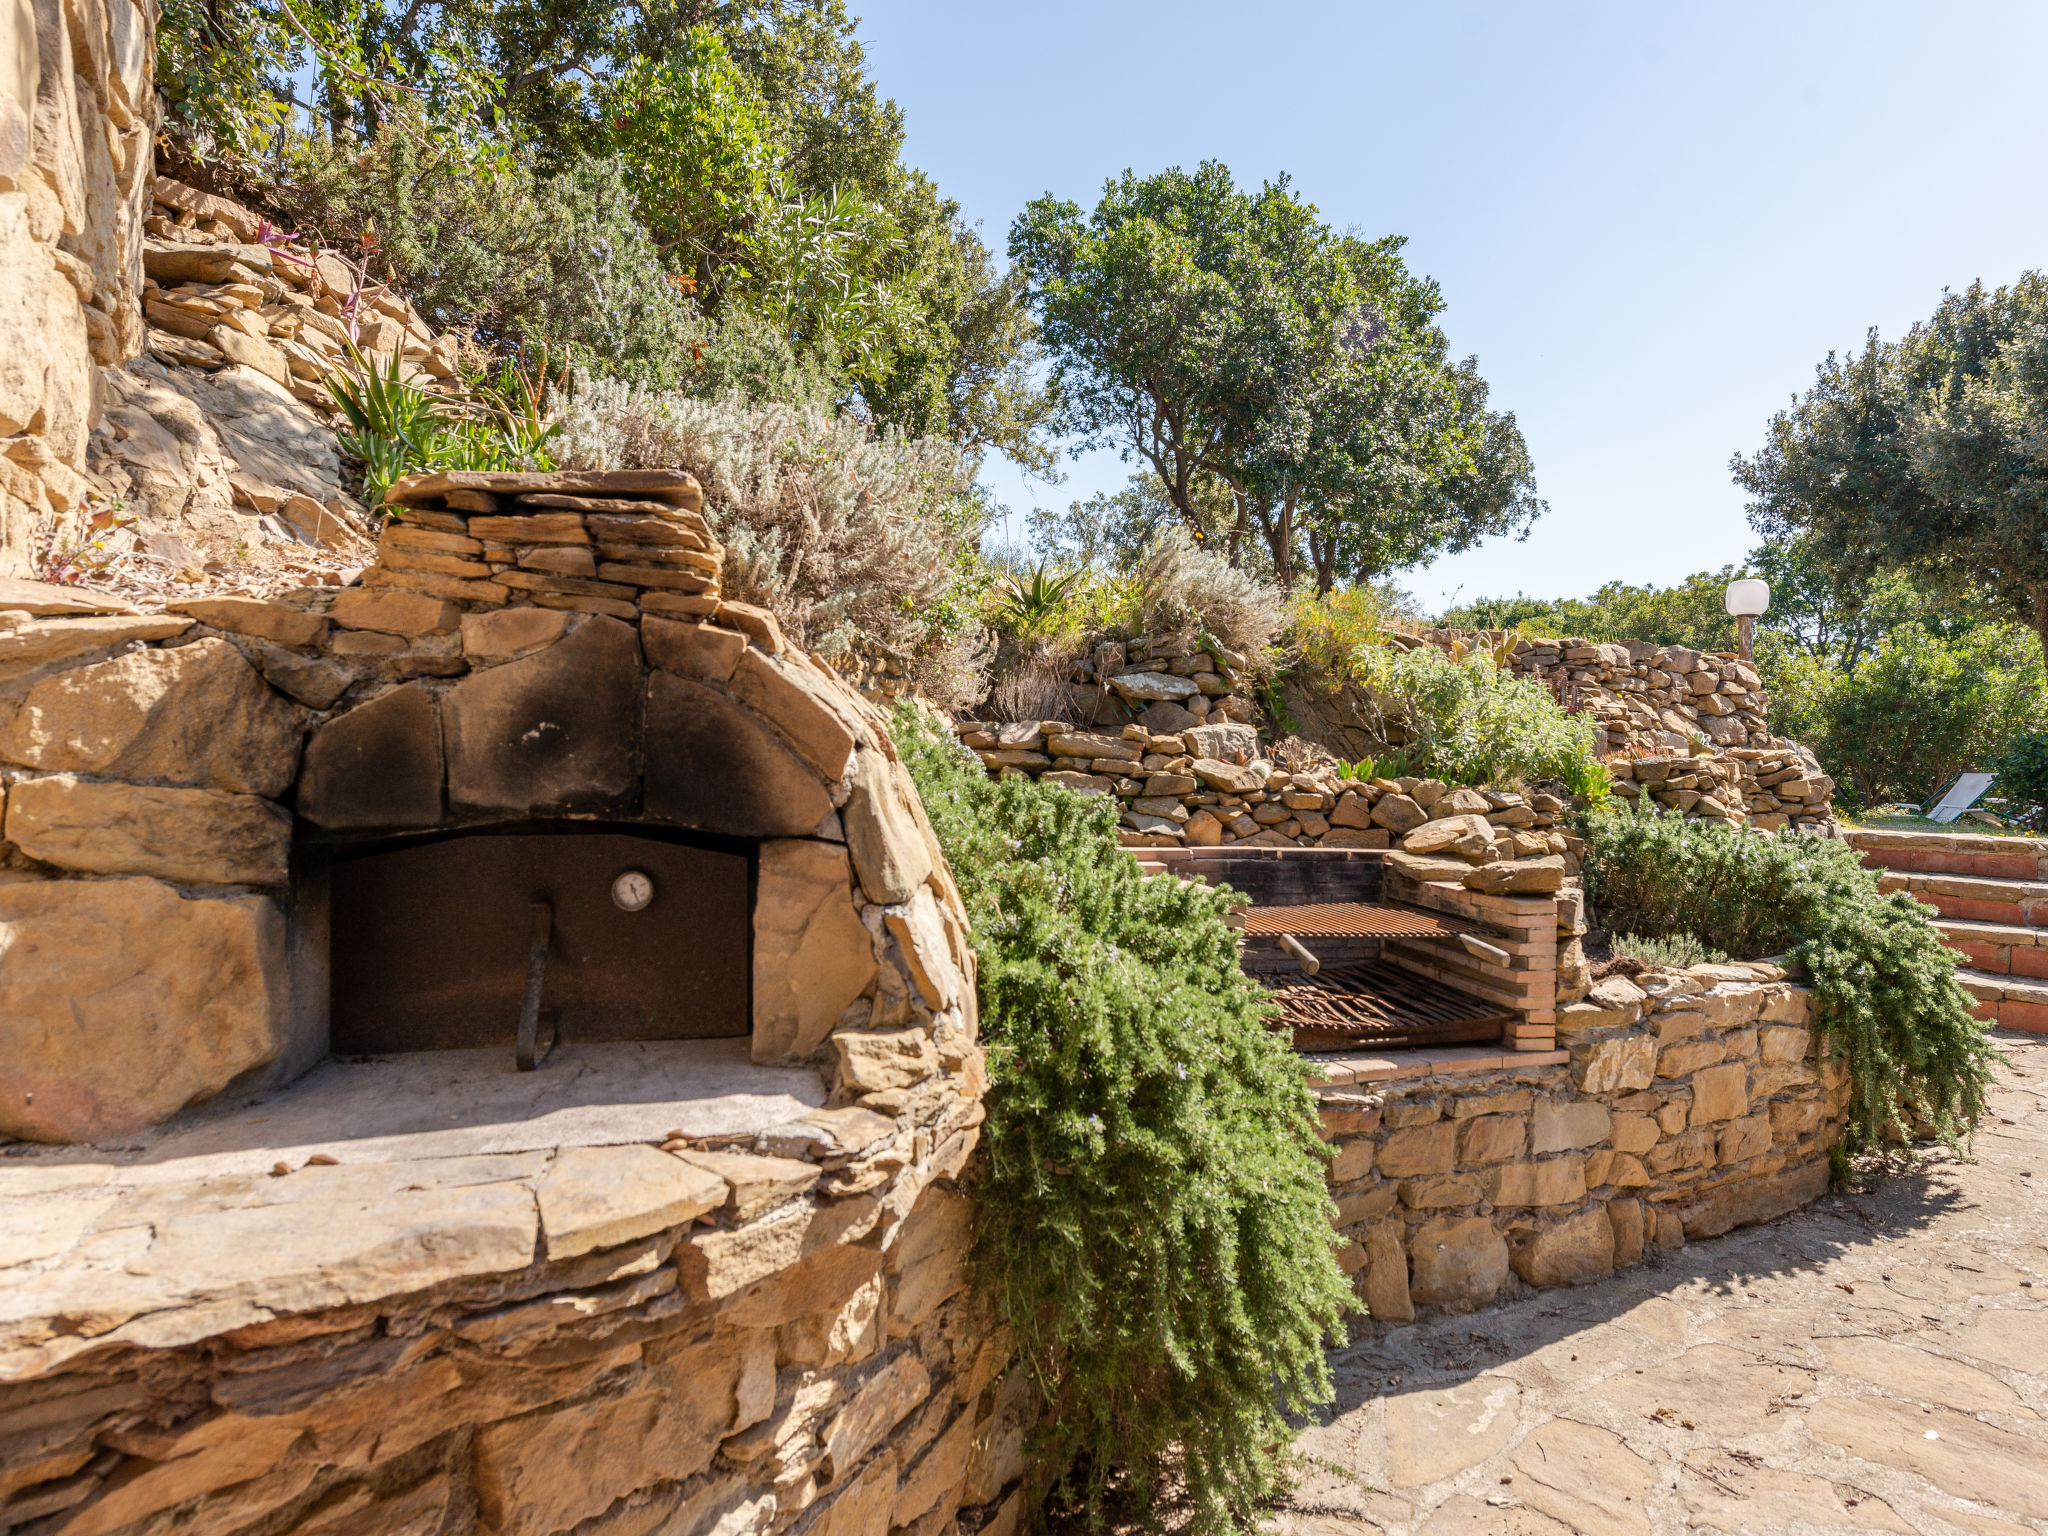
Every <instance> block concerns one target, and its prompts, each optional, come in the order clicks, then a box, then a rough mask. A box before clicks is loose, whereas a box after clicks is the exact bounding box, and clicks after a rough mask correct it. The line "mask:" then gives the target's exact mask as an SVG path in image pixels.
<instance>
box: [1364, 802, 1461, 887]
mask: <svg viewBox="0 0 2048 1536" xmlns="http://www.w3.org/2000/svg"><path fill="white" fill-rule="evenodd" d="M1428 820H1429V813H1428V812H1427V811H1425V810H1423V808H1422V807H1421V806H1419V805H1417V804H1416V803H1415V802H1414V801H1413V800H1411V799H1409V798H1408V796H1406V795H1399V794H1395V795H1382V796H1380V798H1379V800H1378V802H1377V803H1376V804H1375V805H1374V806H1373V808H1372V821H1373V825H1374V826H1377V827H1385V828H1386V829H1387V830H1388V831H1389V832H1396V833H1400V832H1408V831H1412V830H1413V829H1414V828H1416V827H1419V826H1421V825H1422V824H1423V823H1424V822H1425V821H1428ZM1460 873H1462V871H1460Z"/></svg>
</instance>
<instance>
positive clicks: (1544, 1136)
mask: <svg viewBox="0 0 2048 1536" xmlns="http://www.w3.org/2000/svg"><path fill="white" fill-rule="evenodd" d="M1612 1125H1613V1116H1612V1114H1611V1113H1610V1112H1609V1110H1608V1109H1607V1107H1606V1106H1605V1105H1604V1104H1594V1103H1588V1102H1585V1101H1583V1100H1579V1101H1566V1102H1562V1103H1560V1102H1558V1101H1556V1100H1553V1099H1539V1100H1538V1101H1537V1103H1536V1108H1535V1110H1534V1112H1533V1113H1532V1115H1531V1118H1530V1123H1529V1145H1530V1149H1531V1150H1532V1151H1534V1152H1536V1153H1537V1154H1538V1155H1539V1156H1540V1155H1541V1154H1543V1153H1545V1152H1569V1151H1574V1150H1576V1149H1578V1148H1580V1147H1590V1146H1593V1145H1595V1144H1596V1143H1598V1142H1602V1141H1605V1140H1606V1139H1607V1134H1608V1131H1609V1129H1610V1128H1611V1127H1612Z"/></svg>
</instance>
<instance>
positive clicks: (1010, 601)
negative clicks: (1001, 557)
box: [996, 560, 1086, 634]
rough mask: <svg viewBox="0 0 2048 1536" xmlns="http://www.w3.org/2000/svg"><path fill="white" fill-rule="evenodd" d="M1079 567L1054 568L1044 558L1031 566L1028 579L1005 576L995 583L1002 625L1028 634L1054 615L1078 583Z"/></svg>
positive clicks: (1080, 575)
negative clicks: (997, 583) (1055, 569)
mask: <svg viewBox="0 0 2048 1536" xmlns="http://www.w3.org/2000/svg"><path fill="white" fill-rule="evenodd" d="M1085 574H1086V573H1085V572H1082V571H1054V570H1052V569H1051V568H1050V567H1048V566H1047V565H1046V563H1045V562H1044V561H1042V560H1041V561H1040V562H1038V563H1037V564H1036V565H1034V566H1032V567H1031V569H1030V572H1029V573H1028V579H1020V578H1019V577H1017V576H1005V577H1004V578H1003V579H1002V582H1001V583H1000V585H999V586H998V587H997V589H996V590H997V592H998V594H999V595H998V597H997V600H996V616H997V620H998V622H999V623H1001V624H1003V625H1004V627H1006V628H1008V629H1012V630H1014V631H1016V632H1017V633H1018V634H1031V633H1033V632H1035V631H1037V630H1039V629H1042V628H1044V627H1045V625H1046V624H1047V623H1048V622H1049V621H1051V620H1052V619H1055V618H1057V617H1058V616H1059V615H1060V614H1061V613H1062V612H1063V611H1064V610H1065V608H1066V606H1067V604H1068V603H1069V602H1070V601H1072V599H1073V596H1074V594H1075V592H1076V591H1077V590H1079V588H1080V585H1081V580H1082V577H1083V576H1084V575H1085Z"/></svg>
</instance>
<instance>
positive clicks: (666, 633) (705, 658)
mask: <svg viewBox="0 0 2048 1536" xmlns="http://www.w3.org/2000/svg"><path fill="white" fill-rule="evenodd" d="M640 643H641V644H642V645H643V646H645V647H646V649H647V663H648V665H649V666H654V667H660V668H662V669H663V670H664V671H669V672H674V673H676V674H677V675H678V676H680V677H693V678H696V679H698V680H699V681H701V682H707V683H723V682H726V681H727V680H728V679H730V678H731V677H732V674H733V668H735V667H737V666H738V665H739V661H740V656H741V655H742V653H744V652H745V650H746V648H747V637H746V636H745V635H743V634H740V633H738V632H736V631H734V630H730V629H725V628H721V627H720V626H718V625H716V624H693V623H687V622H684V621H682V620H679V619H663V618H657V617H655V616H654V615H652V614H650V615H648V616H647V617H646V618H643V619H642V620H641V621H640Z"/></svg>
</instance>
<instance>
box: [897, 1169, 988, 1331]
mask: <svg viewBox="0 0 2048 1536" xmlns="http://www.w3.org/2000/svg"><path fill="white" fill-rule="evenodd" d="M973 1239H974V1202H973V1201H971V1200H969V1199H968V1198H967V1197H966V1196H965V1195H962V1194H960V1193H959V1192H957V1191H955V1190H951V1189H947V1188H945V1187H944V1186H942V1185H937V1184H934V1185H932V1186H930V1187H928V1188H927V1189H926V1190H925V1192H924V1193H923V1194H921V1195H919V1196H918V1198H917V1204H916V1205H915V1206H913V1207H912V1208H911V1212H910V1214H909V1215H908V1216H906V1217H905V1218H904V1219H903V1226H902V1228H901V1229H900V1230H899V1231H898V1232H897V1235H896V1241H895V1242H894V1243H893V1244H892V1245H891V1246H890V1249H889V1266H888V1267H889V1275H890V1277H891V1279H892V1280H894V1282H895V1294H894V1297H893V1299H892V1301H891V1304H890V1310H889V1332H890V1333H891V1334H892V1335H896V1336H899V1337H900V1336H901V1335H903V1334H907V1333H909V1332H911V1331H912V1330H913V1329H915V1328H917V1327H918V1326H919V1325H920V1324H922V1323H923V1322H924V1320H925V1319H926V1318H928V1317H930V1316H931V1315H932V1314H933V1313H934V1312H936V1311H938V1309H939V1306H940V1304H941V1303H942V1302H944V1301H945V1300H947V1298H949V1297H951V1296H955V1295H957V1294H959V1292H960V1291H962V1290H963V1289H965V1288H966V1285H967V1253H968V1249H969V1247H970V1246H971V1245H972V1242H973Z"/></svg>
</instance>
